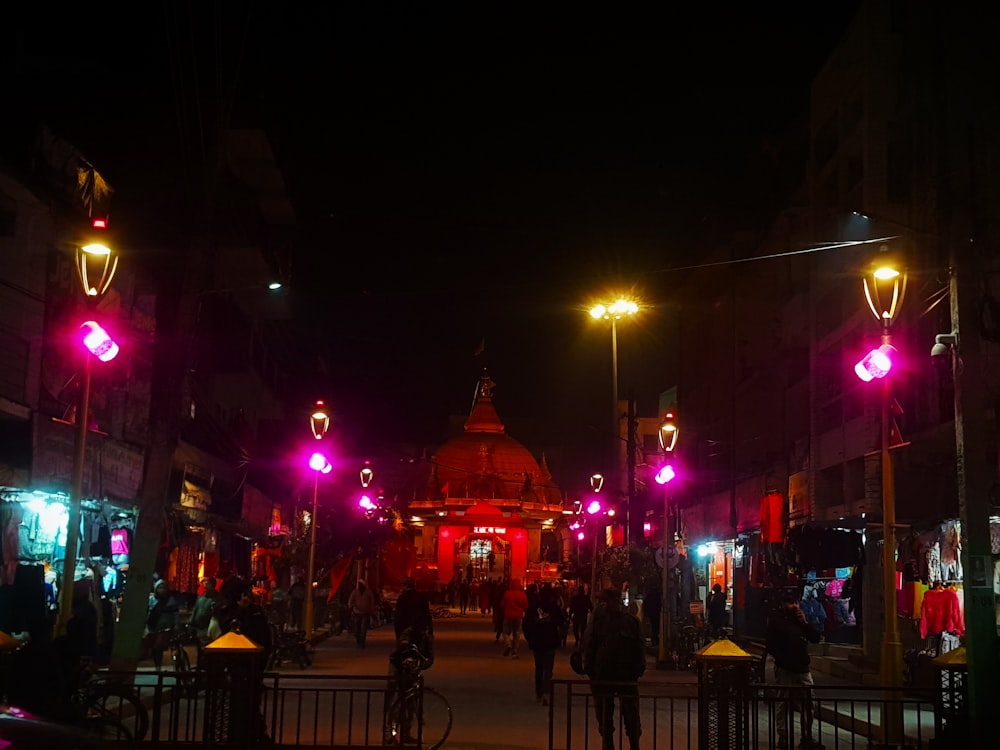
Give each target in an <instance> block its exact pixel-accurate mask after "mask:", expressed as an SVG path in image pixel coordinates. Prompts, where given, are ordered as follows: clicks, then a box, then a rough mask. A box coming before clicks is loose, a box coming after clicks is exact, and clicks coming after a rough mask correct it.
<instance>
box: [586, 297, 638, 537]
mask: <svg viewBox="0 0 1000 750" xmlns="http://www.w3.org/2000/svg"><path fill="white" fill-rule="evenodd" d="M637 312H639V305H638V303H637V302H635V301H634V300H631V299H625V298H624V297H619V298H618V300H616V301H615V302H612V303H611V304H610V305H603V304H597V305H594V306H593V307H592V308H590V317H592V318H593V319H594V320H610V321H611V435H612V445H613V446H614V448H613V450H612V452H611V453H612V458H613V459H614V467H615V478H616V479H617V480H618V489H619V490H620V491H622V494H624V496H625V546H626V547H627V546H628V544H629V536H630V534H631V531H630V527H631V525H632V518H631V509H630V508H629V505H630V504H631V503H630V502H629V501H630V500H631V495H632V493H631V488H627V487H623V479H624V477H625V472H624V471H623V470H622V465H623V464H624V461H623V460H622V455H623V448H624V446H625V443H624V441H622V439H621V434H620V433H621V430H620V429H619V423H620V421H621V414H620V412H619V408H618V321H619V320H621V319H622V318H626V317H630V316H632V315H635V314H636V313H637ZM630 429H631V426H630Z"/></svg>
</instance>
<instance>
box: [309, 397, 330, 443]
mask: <svg viewBox="0 0 1000 750" xmlns="http://www.w3.org/2000/svg"><path fill="white" fill-rule="evenodd" d="M309 426H310V428H312V434H313V437H314V438H316V439H317V440H322V439H323V436H324V435H325V434H326V431H327V430H329V429H330V415H329V414H327V411H326V405H325V404H324V403H323V401H317V402H316V406H315V407H314V408H313V413H312V414H310V415H309Z"/></svg>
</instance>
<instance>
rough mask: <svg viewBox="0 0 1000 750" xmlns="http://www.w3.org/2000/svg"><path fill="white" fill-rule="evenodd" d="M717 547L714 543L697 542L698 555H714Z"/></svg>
mask: <svg viewBox="0 0 1000 750" xmlns="http://www.w3.org/2000/svg"><path fill="white" fill-rule="evenodd" d="M716 550H718V547H717V546H716V545H715V544H699V545H698V556H699V557H708V556H709V555H714V554H715V552H716Z"/></svg>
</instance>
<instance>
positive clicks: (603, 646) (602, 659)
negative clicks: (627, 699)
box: [587, 612, 646, 682]
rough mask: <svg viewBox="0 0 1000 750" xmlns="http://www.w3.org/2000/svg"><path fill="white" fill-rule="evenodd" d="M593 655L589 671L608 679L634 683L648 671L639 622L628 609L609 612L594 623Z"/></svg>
mask: <svg viewBox="0 0 1000 750" xmlns="http://www.w3.org/2000/svg"><path fill="white" fill-rule="evenodd" d="M592 638H593V639H594V643H593V645H592V647H590V648H588V653H590V654H591V655H592V657H593V661H592V663H591V664H589V665H587V673H588V674H589V675H590V676H591V677H592V678H593V679H595V680H602V681H605V682H633V681H635V680H638V679H639V678H640V677H642V675H643V674H644V673H645V671H646V649H645V645H644V643H643V639H642V630H641V626H640V625H639V621H638V620H637V619H636V618H635V617H633V616H632V615H630V614H628V613H627V612H608V613H607V614H605V615H604V616H602V617H600V618H598V619H596V620H595V622H594V630H593V633H592Z"/></svg>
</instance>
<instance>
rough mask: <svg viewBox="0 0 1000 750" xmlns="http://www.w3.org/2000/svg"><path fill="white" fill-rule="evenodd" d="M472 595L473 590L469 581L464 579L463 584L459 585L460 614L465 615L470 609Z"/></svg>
mask: <svg viewBox="0 0 1000 750" xmlns="http://www.w3.org/2000/svg"><path fill="white" fill-rule="evenodd" d="M471 593H472V588H471V587H470V586H469V579H468V578H463V579H462V582H461V583H460V584H458V612H459V614H463V615H464V614H465V613H466V611H467V610H468V609H469V595H470V594H471Z"/></svg>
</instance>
